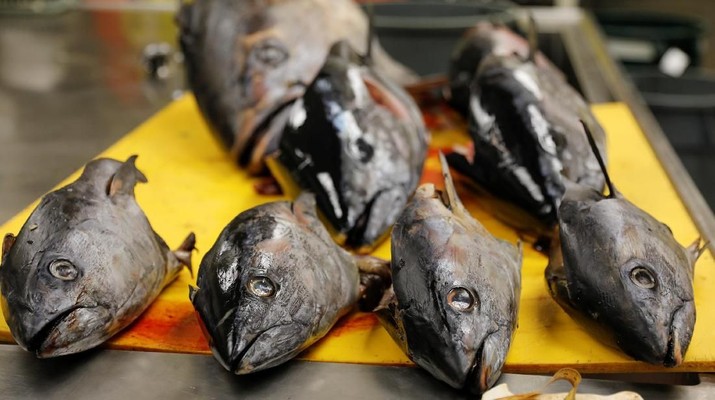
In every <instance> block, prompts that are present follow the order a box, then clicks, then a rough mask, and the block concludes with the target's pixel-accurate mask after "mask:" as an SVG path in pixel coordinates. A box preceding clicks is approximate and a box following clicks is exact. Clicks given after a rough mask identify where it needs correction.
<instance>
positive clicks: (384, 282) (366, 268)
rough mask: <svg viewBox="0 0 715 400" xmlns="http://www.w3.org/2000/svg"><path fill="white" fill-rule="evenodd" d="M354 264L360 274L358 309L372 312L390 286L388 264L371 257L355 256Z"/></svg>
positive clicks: (390, 273) (390, 275) (390, 278)
mask: <svg viewBox="0 0 715 400" xmlns="http://www.w3.org/2000/svg"><path fill="white" fill-rule="evenodd" d="M355 262H356V264H357V267H358V271H359V272H360V300H359V303H358V305H359V308H360V310H361V311H372V310H373V309H375V308H376V307H377V306H378V305H379V303H380V301H381V299H382V297H383V295H384V293H385V291H386V290H387V289H388V288H389V287H390V285H391V284H392V272H391V270H390V262H389V261H386V260H383V259H380V258H377V257H373V256H355Z"/></svg>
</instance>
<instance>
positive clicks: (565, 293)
mask: <svg viewBox="0 0 715 400" xmlns="http://www.w3.org/2000/svg"><path fill="white" fill-rule="evenodd" d="M544 277H545V278H546V286H547V288H548V289H549V293H550V294H551V297H553V298H554V299H558V300H562V301H564V300H566V301H568V302H570V301H571V295H570V293H569V290H568V283H567V282H568V281H567V279H566V269H565V267H564V256H563V252H562V251H561V238H560V236H559V226H558V225H557V226H555V227H554V234H553V238H552V239H551V245H550V246H549V264H548V265H547V266H546V270H544Z"/></svg>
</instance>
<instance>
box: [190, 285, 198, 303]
mask: <svg viewBox="0 0 715 400" xmlns="http://www.w3.org/2000/svg"><path fill="white" fill-rule="evenodd" d="M198 291H199V288H197V287H196V286H194V285H189V300H190V301H191V302H192V303H193V302H194V298H195V297H196V293H198Z"/></svg>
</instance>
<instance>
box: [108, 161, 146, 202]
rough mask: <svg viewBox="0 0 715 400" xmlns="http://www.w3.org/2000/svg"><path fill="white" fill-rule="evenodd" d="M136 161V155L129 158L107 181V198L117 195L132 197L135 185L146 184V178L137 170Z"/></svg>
mask: <svg viewBox="0 0 715 400" xmlns="http://www.w3.org/2000/svg"><path fill="white" fill-rule="evenodd" d="M136 160H137V155H136V154H135V155H133V156H131V157H129V158H128V159H127V161H125V162H124V163H122V165H120V166H119V168H118V169H117V172H115V173H114V175H112V177H111V178H110V179H109V184H108V185H107V195H108V196H109V197H115V196H117V195H129V196H134V187H135V186H136V185H137V183H138V182H142V183H146V182H147V179H146V176H144V174H143V173H142V172H141V171H139V169H137V167H136Z"/></svg>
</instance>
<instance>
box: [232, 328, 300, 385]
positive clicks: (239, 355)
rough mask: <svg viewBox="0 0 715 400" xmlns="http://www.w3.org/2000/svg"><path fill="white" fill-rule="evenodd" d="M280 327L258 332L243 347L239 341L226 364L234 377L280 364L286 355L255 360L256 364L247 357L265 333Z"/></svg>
mask: <svg viewBox="0 0 715 400" xmlns="http://www.w3.org/2000/svg"><path fill="white" fill-rule="evenodd" d="M281 326H283V325H277V326H272V327H269V328H266V329H264V330H262V331H259V332H258V333H256V334H255V335H254V336H253V337H252V338H251V339H249V340H248V341H246V342H245V345H244V346H241V341H239V342H238V343H237V345H236V346H235V347H234V349H233V351H231V355H230V362H229V363H228V367H229V368H230V369H229V370H230V371H232V372H233V373H234V374H236V375H246V374H250V373H253V372H258V371H261V370H264V369H267V368H270V367H272V366H274V365H278V364H280V363H281V360H283V358H284V357H285V356H286V354H287V353H280V354H275V355H271V357H268V358H262V359H260V360H257V361H258V362H256V360H251V359H250V358H249V357H250V356H251V354H250V352H251V351H252V350H253V349H254V347H255V345H256V343H258V342H259V341H260V340H261V339H262V338H263V337H264V336H266V334H267V333H269V332H270V331H272V330H274V329H277V328H280V327H281Z"/></svg>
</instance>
